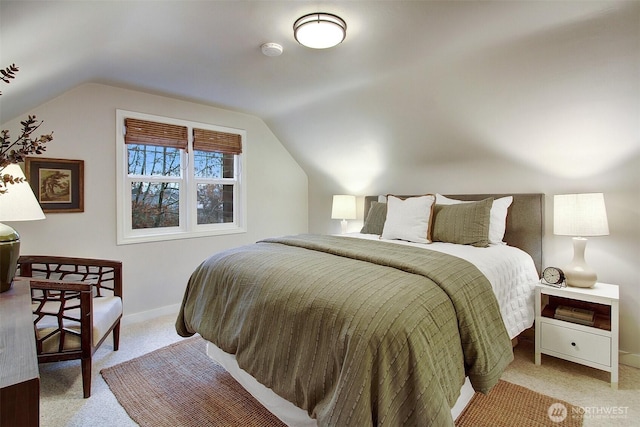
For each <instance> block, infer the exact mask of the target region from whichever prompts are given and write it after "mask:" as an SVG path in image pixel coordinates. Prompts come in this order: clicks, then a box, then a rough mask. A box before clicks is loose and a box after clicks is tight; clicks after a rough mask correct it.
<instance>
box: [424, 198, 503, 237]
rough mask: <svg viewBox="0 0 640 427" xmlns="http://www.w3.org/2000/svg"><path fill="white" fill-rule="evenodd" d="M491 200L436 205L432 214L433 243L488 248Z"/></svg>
mask: <svg viewBox="0 0 640 427" xmlns="http://www.w3.org/2000/svg"><path fill="white" fill-rule="evenodd" d="M492 205H493V198H488V199H484V200H481V201H479V202H468V203H456V204H451V205H436V207H435V210H434V212H433V226H432V228H433V232H432V236H433V241H434V242H447V243H457V244H461V245H472V246H477V247H480V248H484V247H487V246H489V221H490V219H491V206H492Z"/></svg>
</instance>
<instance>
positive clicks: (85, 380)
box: [81, 357, 91, 399]
mask: <svg viewBox="0 0 640 427" xmlns="http://www.w3.org/2000/svg"><path fill="white" fill-rule="evenodd" d="M81 364H82V392H83V393H84V398H85V399H86V398H88V397H91V358H90V357H89V358H87V359H82V360H81Z"/></svg>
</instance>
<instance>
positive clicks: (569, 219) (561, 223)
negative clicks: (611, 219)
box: [553, 193, 609, 237]
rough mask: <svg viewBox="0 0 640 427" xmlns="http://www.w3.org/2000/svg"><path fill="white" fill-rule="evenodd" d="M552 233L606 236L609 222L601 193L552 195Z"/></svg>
mask: <svg viewBox="0 0 640 427" xmlns="http://www.w3.org/2000/svg"><path fill="white" fill-rule="evenodd" d="M553 234H557V235H560V236H581V237H585V236H607V235H608V234H609V223H608V221H607V211H606V209H605V205H604V195H603V194H602V193H586V194H559V195H555V196H554V197H553Z"/></svg>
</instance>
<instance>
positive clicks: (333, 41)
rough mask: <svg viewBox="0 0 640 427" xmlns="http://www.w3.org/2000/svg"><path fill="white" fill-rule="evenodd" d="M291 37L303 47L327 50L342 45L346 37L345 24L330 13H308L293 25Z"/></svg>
mask: <svg viewBox="0 0 640 427" xmlns="http://www.w3.org/2000/svg"><path fill="white" fill-rule="evenodd" d="M293 36H294V37H295V39H296V40H297V41H298V43H300V44H301V45H303V46H306V47H310V48H313V49H327V48H330V47H333V46H336V45H338V44H340V43H342V41H343V40H344V38H345V37H346V36H347V24H346V22H344V20H343V19H342V18H340V17H339V16H336V15H332V14H330V13H319V12H317V13H310V14H309V15H305V16H303V17H301V18H299V19H298V20H297V21H296V22H295V23H294V24H293Z"/></svg>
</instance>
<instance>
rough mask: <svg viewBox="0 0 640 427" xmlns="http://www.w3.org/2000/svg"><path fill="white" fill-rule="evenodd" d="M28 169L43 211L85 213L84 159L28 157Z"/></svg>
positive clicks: (26, 163)
mask: <svg viewBox="0 0 640 427" xmlns="http://www.w3.org/2000/svg"><path fill="white" fill-rule="evenodd" d="M25 169H26V175H27V180H28V181H29V184H30V185H31V188H32V189H33V193H34V194H35V195H36V198H37V199H38V202H40V206H41V207H42V210H43V211H44V212H48V213H56V212H84V160H65V159H44V158H41V157H27V158H26V159H25Z"/></svg>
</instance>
